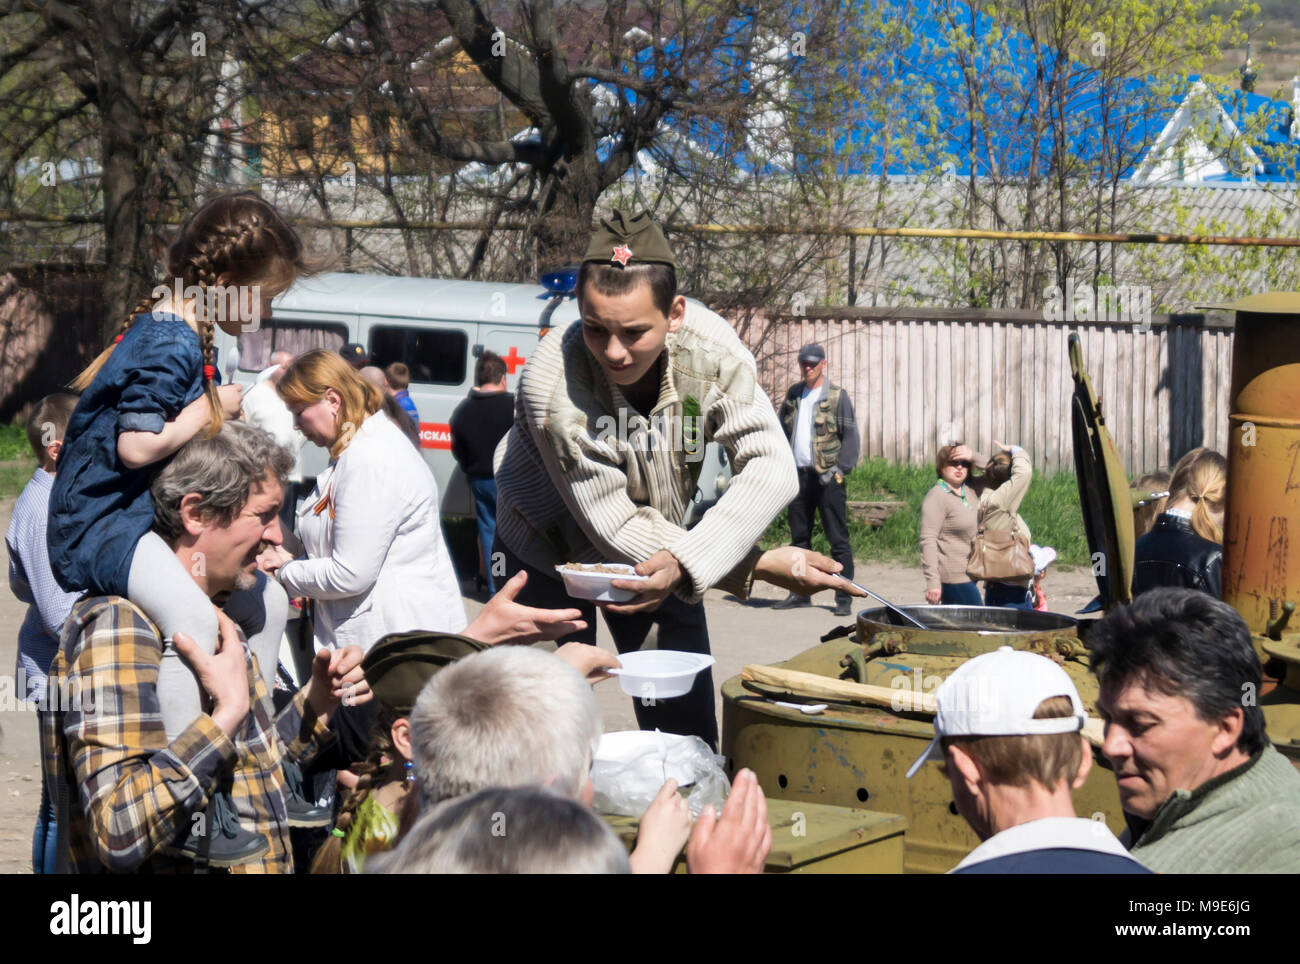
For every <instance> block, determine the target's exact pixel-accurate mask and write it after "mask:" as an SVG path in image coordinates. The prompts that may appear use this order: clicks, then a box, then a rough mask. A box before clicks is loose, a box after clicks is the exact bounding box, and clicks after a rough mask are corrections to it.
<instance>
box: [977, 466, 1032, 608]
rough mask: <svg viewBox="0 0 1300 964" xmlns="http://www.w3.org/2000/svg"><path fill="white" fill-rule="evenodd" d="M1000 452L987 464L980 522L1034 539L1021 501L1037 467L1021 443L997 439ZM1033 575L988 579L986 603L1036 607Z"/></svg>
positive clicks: (995, 529)
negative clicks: (1008, 578) (1013, 443)
mask: <svg viewBox="0 0 1300 964" xmlns="http://www.w3.org/2000/svg"><path fill="white" fill-rule="evenodd" d="M993 447H994V448H995V449H997V450H998V451H997V454H996V455H994V456H993V457H992V458H991V459H989V461H988V464H987V465H986V466H985V467H984V491H983V492H981V493H980V508H979V511H980V521H981V523H982V524H983V526H984V530H985V531H986V532H988V531H993V532H1017V533H1019V534H1021V535H1023V536H1024V537H1025V541H1026V542H1031V541H1032V539H1031V536H1030V533H1029V526H1027V525H1026V524H1025V520H1024V519H1022V518H1021V517H1020V503H1021V502H1023V501H1024V498H1025V493H1026V492H1028V491H1029V480H1030V479H1031V478H1033V475H1034V469H1033V466H1032V465H1031V464H1030V461H1029V453H1027V452H1026V451H1025V450H1024V449H1022V448H1021V447H1020V446H1019V445H1003V444H1002V443H1001V442H994V443H993ZM1033 581H1034V577H1033V574H1032V573H1030V574H1029V575H1027V576H1025V577H1024V578H1023V579H1016V580H1009V581H1005V582H1002V581H997V582H995V581H993V580H988V581H987V582H985V584H984V605H986V606H1005V607H1008V608H1010V609H1033V608H1034V600H1033V596H1032V595H1031V594H1030V592H1029V587H1030V585H1031V584H1032V583H1033Z"/></svg>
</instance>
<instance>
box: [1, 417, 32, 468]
mask: <svg viewBox="0 0 1300 964" xmlns="http://www.w3.org/2000/svg"><path fill="white" fill-rule="evenodd" d="M15 459H30V460H31V461H32V463H33V464H35V459H32V447H31V446H30V445H28V444H27V428H26V426H23V425H0V462H12V461H14V460H15Z"/></svg>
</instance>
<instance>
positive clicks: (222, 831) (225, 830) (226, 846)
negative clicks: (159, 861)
mask: <svg viewBox="0 0 1300 964" xmlns="http://www.w3.org/2000/svg"><path fill="white" fill-rule="evenodd" d="M270 849H271V845H270V844H269V843H268V842H267V840H266V837H265V836H263V835H262V834H260V833H251V832H249V831H247V830H245V829H244V828H243V827H241V826H240V824H239V816H238V813H237V812H236V810H235V801H234V800H233V799H232V798H231V796H230V793H229V791H227V790H224V789H222V790H218V791H217V792H216V793H214V794H213V795H212V799H211V800H209V801H208V808H207V810H205V811H204V812H203V819H202V820H192V821H190V833H189V836H188V837H186V838H185V842H184V843H183V844H181V845H180V846H179V847H176V848H173V849H172V853H174V854H178V855H179V856H181V857H185V858H187V859H189V860H193V861H194V862H195V864H197V865H199V866H211V867H236V866H238V865H240V864H246V863H249V862H250V861H253V860H256V859H257V858H258V857H261V856H262V855H263V854H265V853H266V852H267V851H268V850H270Z"/></svg>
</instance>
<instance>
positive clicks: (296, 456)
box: [242, 365, 307, 482]
mask: <svg viewBox="0 0 1300 964" xmlns="http://www.w3.org/2000/svg"><path fill="white" fill-rule="evenodd" d="M278 367H279V366H278V365H277V366H273V367H271V368H268V369H266V371H264V372H262V373H261V374H260V375H258V376H257V384H255V385H254V386H253V387H252V388H250V389H249V390H248V391H247V392H245V393H244V397H243V403H242V404H243V409H244V421H246V422H247V423H248V424H249V425H252V426H253V427H254V428H260V429H261V430H262V431H264V432H267V433H269V434H270V436H271V438H273V439H275V442H276V444H277V445H279V446H281V447H282V448H285V449H287V450H288V451H289V454H290V455H292V456H293V468H291V469H290V470H289V481H290V482H301V481H302V447H303V445H304V444H306V442H307V439H306V438H305V437H304V436H303V434H302V432H299V431H298V430H297V429H296V428H294V427H293V413H292V412H291V411H289V406H288V405H286V404H285V403H284V399H282V398H281V397H280V396H279V395H278V394H276V391H275V384H274V383H273V382H272V381H271V380H270V376H271V374H272V373H273V372H275V371H276V369H277V368H278Z"/></svg>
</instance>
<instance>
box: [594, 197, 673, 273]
mask: <svg viewBox="0 0 1300 964" xmlns="http://www.w3.org/2000/svg"><path fill="white" fill-rule="evenodd" d="M582 260H583V262H584V263H586V262H596V263H597V264H611V265H612V264H617V265H619V266H621V267H624V268H626V267H628V266H629V265H637V264H666V265H670V266H671V267H672V268H673V270H674V271H675V270H676V269H677V259H676V258H675V257H674V256H673V249H672V248H671V247H669V245H668V240H667V239H666V238H665V237H664V232H663V230H662V229H661V228H660V227H659V225H658V224H656V223H655V222H654V220H653V219H652V218H651V217H650V215H649V214H647V213H646V212H645V211H642V212H641V213H640V214H637V215H635V216H633V217H629V216H628V215H626V214H624V213H623V212H622V211H613V212H611V213H610V215H609V217H604V218H601V219H600V221H599V222H598V223H597V225H596V230H595V231H594V232H593V233H592V235H591V243H590V244H589V245H588V246H587V253H586V255H584V256H583V259H582Z"/></svg>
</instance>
